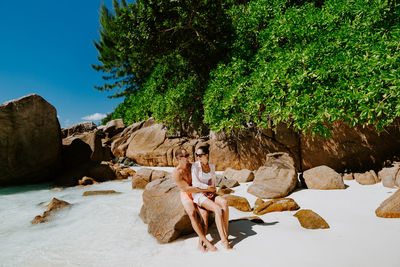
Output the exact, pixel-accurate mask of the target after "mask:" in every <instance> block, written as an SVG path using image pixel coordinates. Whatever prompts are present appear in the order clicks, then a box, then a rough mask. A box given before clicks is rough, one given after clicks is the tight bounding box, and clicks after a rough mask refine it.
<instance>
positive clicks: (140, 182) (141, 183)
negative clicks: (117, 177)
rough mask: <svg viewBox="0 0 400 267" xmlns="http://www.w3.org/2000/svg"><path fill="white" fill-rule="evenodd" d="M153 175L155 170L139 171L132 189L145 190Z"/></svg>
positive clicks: (134, 178) (133, 179)
mask: <svg viewBox="0 0 400 267" xmlns="http://www.w3.org/2000/svg"><path fill="white" fill-rule="evenodd" d="M152 173H153V170H152V169H149V168H142V169H139V170H138V171H137V172H136V173H135V175H134V176H133V177H132V188H133V189H144V188H145V187H146V185H147V184H148V183H150V182H151V176H152ZM155 180H157V179H155Z"/></svg>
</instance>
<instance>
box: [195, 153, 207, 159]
mask: <svg viewBox="0 0 400 267" xmlns="http://www.w3.org/2000/svg"><path fill="white" fill-rule="evenodd" d="M203 155H205V154H197V153H196V156H197V157H199V158H201V157H202V156H203Z"/></svg>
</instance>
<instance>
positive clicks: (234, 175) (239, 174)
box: [223, 168, 254, 183]
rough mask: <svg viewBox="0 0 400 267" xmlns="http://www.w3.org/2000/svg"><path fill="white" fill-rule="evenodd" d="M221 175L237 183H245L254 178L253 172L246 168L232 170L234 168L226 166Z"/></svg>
mask: <svg viewBox="0 0 400 267" xmlns="http://www.w3.org/2000/svg"><path fill="white" fill-rule="evenodd" d="M223 175H224V176H225V177H226V178H227V179H230V180H236V181H238V182H239V183H246V182H251V181H253V180H254V173H253V172H252V171H249V170H247V169H243V170H234V169H231V168H228V169H226V170H225V171H224V174H223Z"/></svg>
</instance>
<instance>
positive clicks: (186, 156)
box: [180, 154, 189, 158]
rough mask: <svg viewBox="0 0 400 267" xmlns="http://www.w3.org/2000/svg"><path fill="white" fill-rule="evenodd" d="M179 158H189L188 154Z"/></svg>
mask: <svg viewBox="0 0 400 267" xmlns="http://www.w3.org/2000/svg"><path fill="white" fill-rule="evenodd" d="M180 157H181V158H183V157H185V158H188V157H189V154H186V155H185V156H180Z"/></svg>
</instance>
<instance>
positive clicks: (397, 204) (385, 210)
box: [375, 190, 400, 218]
mask: <svg viewBox="0 0 400 267" xmlns="http://www.w3.org/2000/svg"><path fill="white" fill-rule="evenodd" d="M375 214H376V216H378V217H382V218H400V190H397V191H396V192H395V193H394V194H393V195H392V196H391V197H389V198H388V199H386V200H385V201H383V202H382V204H381V205H380V206H379V208H377V209H376V210H375Z"/></svg>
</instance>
